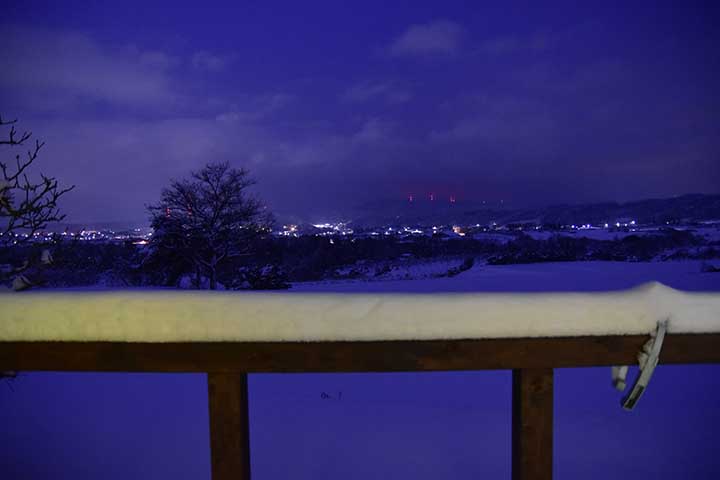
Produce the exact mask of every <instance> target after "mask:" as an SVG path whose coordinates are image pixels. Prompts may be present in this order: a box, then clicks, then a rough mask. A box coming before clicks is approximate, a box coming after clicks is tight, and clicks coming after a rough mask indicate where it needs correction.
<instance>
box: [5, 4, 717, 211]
mask: <svg viewBox="0 0 720 480" xmlns="http://www.w3.org/2000/svg"><path fill="white" fill-rule="evenodd" d="M85 3H86V4H85V5H82V6H81V5H79V4H76V5H75V6H73V7H68V6H67V5H61V4H59V3H58V2H35V1H25V2H10V3H9V4H7V5H4V7H3V15H2V20H1V21H0V22H1V23H0V34H1V35H2V37H1V38H3V54H2V66H3V68H2V71H3V74H2V75H0V92H1V93H0V105H2V115H3V116H4V117H8V118H15V117H17V118H19V119H20V120H21V122H22V124H21V127H24V128H28V129H31V130H33V131H34V132H35V133H36V135H37V136H38V137H39V138H42V139H45V140H46V141H47V147H46V150H45V151H44V152H43V154H42V159H41V160H40V161H39V162H41V164H42V167H43V168H44V169H45V170H46V171H47V172H50V173H52V174H57V175H58V176H59V178H60V179H61V180H62V181H64V182H65V183H68V184H70V183H73V184H77V189H76V191H74V192H73V193H72V195H68V197H67V199H66V200H65V202H64V207H65V209H66V211H67V212H68V213H69V218H68V220H69V221H72V222H91V221H132V222H142V221H144V220H145V219H146V217H147V215H146V213H145V210H144V205H146V204H148V203H151V202H154V201H156V200H157V198H158V196H159V191H160V189H161V188H162V186H164V185H165V184H167V182H168V179H169V178H171V177H178V176H182V175H185V174H186V173H187V172H188V171H189V170H191V169H195V168H198V167H200V166H201V165H202V164H203V163H205V162H207V161H208V160H211V159H212V160H216V159H227V160H230V161H231V162H232V163H233V165H236V166H243V167H246V168H248V169H250V170H251V172H252V173H253V175H254V176H255V178H256V179H257V180H258V182H259V184H258V186H257V192H258V194H259V196H260V197H261V198H263V199H264V200H265V201H266V202H267V203H268V204H269V206H270V208H271V209H272V210H273V211H275V212H276V213H278V214H279V215H280V216H283V215H288V214H294V215H305V216H308V217H312V218H310V219H315V218H319V217H321V216H325V217H327V216H332V215H334V214H338V213H341V212H347V211H348V210H349V209H353V208H357V207H358V206H360V207H361V206H363V205H369V204H373V205H382V204H383V203H382V202H390V201H398V200H402V199H404V198H406V196H407V195H408V194H410V193H414V194H415V195H417V196H423V195H426V194H427V193H428V192H431V191H434V192H438V193H440V194H442V195H444V196H449V195H450V194H455V195H456V196H457V197H458V201H478V200H491V201H498V200H501V199H503V200H505V201H506V202H509V203H511V204H513V205H522V206H527V205H545V204H548V203H554V202H584V201H606V200H607V201H624V200H632V199H639V198H646V197H661V196H672V195H679V194H683V193H695V192H697V193H718V192H720V159H719V158H718V152H720V135H719V133H720V131H719V130H718V125H720V97H718V95H717V85H719V84H720V50H718V49H717V48H715V46H716V45H717V44H718V40H719V39H720V38H719V37H720V30H718V29H717V28H716V26H717V24H718V20H720V15H718V14H719V13H720V10H719V9H718V7H717V6H716V5H712V4H711V2H707V4H703V3H701V2H682V3H679V2H674V5H673V4H665V3H664V2H663V3H662V4H661V2H649V3H646V4H640V3H636V2H633V5H634V6H632V7H628V6H624V5H625V3H626V2H618V3H617V5H610V4H608V2H603V3H602V6H600V5H595V6H588V5H585V4H583V5H581V6H578V5H577V2H563V3H554V4H553V5H552V6H547V5H545V4H543V6H542V7H539V6H537V5H536V4H535V2H507V1H503V2H497V3H496V4H493V3H491V2H483V4H482V6H480V4H477V3H474V2H443V3H442V7H441V8H440V7H439V6H438V4H437V2H424V3H426V4H422V3H423V2H416V1H413V2H408V3H407V4H405V5H402V4H400V3H395V4H393V6H387V2H370V1H367V2H362V4H357V5H356V6H355V7H354V8H349V7H347V5H346V4H345V3H344V2H313V4H312V5H308V4H307V3H305V2H262V6H259V5H255V6H253V5H250V4H239V3H238V2H224V4H223V3H215V4H212V5H211V4H203V5H202V7H200V6H199V5H197V4H191V5H192V6H178V5H177V2H167V3H166V4H165V5H161V2H137V3H136V2H85ZM111 3H112V4H111ZM151 4H152V5H151Z"/></svg>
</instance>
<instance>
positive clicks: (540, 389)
mask: <svg viewBox="0 0 720 480" xmlns="http://www.w3.org/2000/svg"><path fill="white" fill-rule="evenodd" d="M552 467H553V369H552V368H521V369H515V370H513V375H512V480H552V474H553V468H552Z"/></svg>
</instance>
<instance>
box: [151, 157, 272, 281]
mask: <svg viewBox="0 0 720 480" xmlns="http://www.w3.org/2000/svg"><path fill="white" fill-rule="evenodd" d="M254 183H255V182H254V181H253V180H252V179H250V178H249V175H248V172H247V171H246V170H244V169H235V168H230V165H229V164H228V163H227V162H221V163H210V164H208V165H206V166H205V167H203V168H202V169H201V170H199V171H197V172H192V173H191V175H190V178H189V179H182V180H176V181H173V182H172V183H171V185H170V187H169V188H165V189H163V191H162V194H161V200H160V203H158V204H157V205H151V206H149V207H148V210H149V211H150V215H151V223H152V226H153V228H154V230H155V233H154V235H153V240H152V242H151V246H152V247H154V248H156V249H164V250H165V251H166V252H170V255H168V258H175V259H179V260H180V261H184V262H187V264H188V265H189V266H190V267H191V268H192V269H193V270H194V272H193V273H195V276H196V282H197V283H198V285H199V283H200V278H201V276H202V275H203V274H205V275H207V278H208V279H209V282H210V288H211V289H213V290H215V289H216V288H217V283H218V268H219V267H220V266H221V265H223V264H224V263H225V262H228V261H229V260H230V259H232V258H235V257H239V256H244V255H250V253H251V252H250V244H251V241H252V240H253V239H254V238H256V237H258V235H260V234H262V232H263V231H265V230H266V229H267V228H268V226H269V224H270V222H271V218H270V216H269V215H268V214H266V213H265V211H264V209H263V207H262V206H261V204H260V202H259V201H258V200H257V199H255V198H253V197H251V196H249V195H248V193H247V189H248V187H250V186H251V185H253V184H254Z"/></svg>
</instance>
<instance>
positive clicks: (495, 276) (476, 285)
mask: <svg viewBox="0 0 720 480" xmlns="http://www.w3.org/2000/svg"><path fill="white" fill-rule="evenodd" d="M459 263H460V262H459V261H457V260H456V261H455V262H454V263H453V262H449V261H448V262H446V263H443V267H437V270H442V268H445V267H447V266H448V265H458V264H459ZM709 263H711V264H712V263H713V262H709ZM714 263H715V264H720V262H717V261H716V262H714ZM702 264H703V262H701V261H695V260H692V261H676V262H673V261H670V262H565V263H531V264H523V265H480V264H476V265H475V266H474V267H473V268H472V269H470V270H468V271H466V272H462V273H460V274H459V275H457V276H455V277H446V278H423V277H415V278H413V279H410V280H394V279H391V280H384V279H383V280H380V281H377V280H374V279H373V280H367V279H361V280H343V281H325V282H302V283H295V284H293V287H292V289H291V291H293V292H308V291H314V292H551V291H583V292H589V291H606V290H622V289H627V288H632V287H635V286H637V285H640V284H642V283H646V282H651V281H658V282H660V283H664V284H665V285H668V286H670V287H673V288H676V289H679V290H690V291H704V290H706V291H720V273H703V272H702V271H701V267H702ZM408 273H409V275H408V277H410V273H411V272H410V271H408ZM398 275H401V276H402V275H404V274H403V273H399V271H398ZM411 278H412V277H411Z"/></svg>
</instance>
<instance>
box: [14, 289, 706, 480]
mask: <svg viewBox="0 0 720 480" xmlns="http://www.w3.org/2000/svg"><path fill="white" fill-rule="evenodd" d="M665 320H666V321H667V335H665V336H664V337H665V338H664V342H663V345H662V350H661V353H660V362H661V363H720V294H717V293H685V292H679V291H676V290H672V289H670V288H667V287H664V286H662V285H659V284H649V285H645V286H642V287H639V288H637V289H633V290H629V291H622V292H610V293H542V294H510V293H508V294H482V293H475V294H412V295H402V294H383V295H375V294H294V293H280V294H278V293H251V294H242V293H231V292H177V291H163V290H160V291H110V292H107V291H100V292H83V291H75V292H53V291H37V292H27V293H22V294H12V293H2V294H0V371H5V370H23V371H30V370H70V371H127V372H207V373H208V394H209V405H210V427H211V447H212V457H211V458H212V468H213V478H214V479H230V478H233V479H249V478H250V466H249V465H250V463H249V435H248V415H247V374H248V373H261V372H376V371H377V372H380V371H383V372H387V371H429V370H479V369H512V370H513V478H515V479H530V478H533V479H549V478H551V477H552V443H553V442H552V438H553V428H552V427H553V421H552V412H553V408H552V407H553V369H554V368H560V367H583V366H601V365H608V366H611V365H632V364H636V363H637V360H638V353H639V352H641V350H642V348H643V346H645V345H646V343H647V342H648V339H649V338H650V335H651V334H652V333H653V332H655V330H656V329H657V327H658V322H661V321H665Z"/></svg>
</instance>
